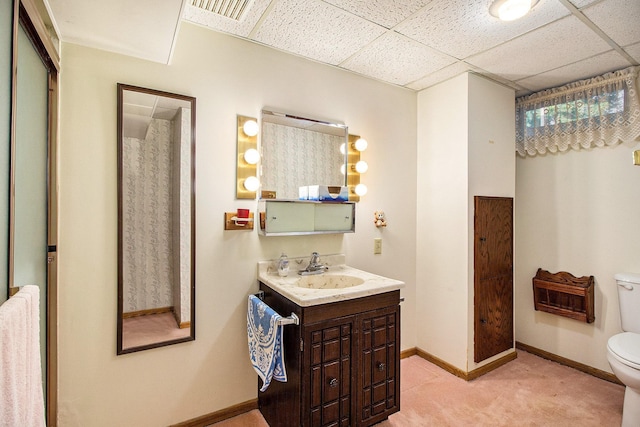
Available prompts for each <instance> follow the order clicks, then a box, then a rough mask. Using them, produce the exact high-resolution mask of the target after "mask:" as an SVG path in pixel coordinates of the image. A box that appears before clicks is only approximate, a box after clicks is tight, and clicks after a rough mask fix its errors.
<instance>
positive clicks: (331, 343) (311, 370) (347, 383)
mask: <svg viewBox="0 0 640 427" xmlns="http://www.w3.org/2000/svg"><path fill="white" fill-rule="evenodd" d="M354 319H355V317H353V316H349V317H344V318H341V319H337V320H335V321H329V322H321V323H319V324H316V325H309V326H308V327H306V328H305V341H304V345H305V355H304V357H305V362H306V363H305V366H306V369H305V372H306V375H307V376H308V377H307V378H306V379H305V381H303V384H305V385H308V387H306V389H304V390H303V393H302V394H303V396H302V399H303V408H304V409H303V420H302V425H303V426H312V427H316V426H323V427H325V426H345V427H346V426H351V425H354V423H353V422H352V403H353V402H352V399H351V393H352V387H351V383H352V378H351V377H352V369H351V368H352V357H351V354H352V348H353V336H352V334H353V330H354ZM307 346H308V347H307ZM303 387H304V386H303Z"/></svg>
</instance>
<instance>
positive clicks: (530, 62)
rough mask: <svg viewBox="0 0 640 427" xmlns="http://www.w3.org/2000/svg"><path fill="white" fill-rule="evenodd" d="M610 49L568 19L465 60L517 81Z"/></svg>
mask: <svg viewBox="0 0 640 427" xmlns="http://www.w3.org/2000/svg"><path fill="white" fill-rule="evenodd" d="M577 40H578V41H579V42H576V41H577ZM610 49H611V47H610V46H609V45H608V44H607V43H606V42H605V41H604V40H602V39H601V38H600V37H598V36H597V35H596V33H594V32H593V31H592V30H591V29H589V28H588V27H587V26H585V25H584V24H583V23H582V22H581V21H580V20H578V18H576V17H574V16H568V17H566V18H563V19H561V20H559V21H556V22H553V23H551V24H549V25H547V26H545V27H544V29H539V30H536V31H532V32H530V33H527V34H525V35H523V36H521V37H518V38H517V39H514V40H511V41H509V42H506V43H504V44H502V45H500V46H498V47H496V48H493V49H491V50H489V51H487V52H484V53H481V54H479V55H476V56H474V57H471V58H469V59H468V60H467V61H468V62H469V63H470V64H472V65H475V66H477V67H479V68H482V69H483V70H487V71H489V72H490V73H493V74H497V75H499V76H501V77H503V78H505V79H508V80H514V81H517V80H520V79H522V78H525V77H527V76H531V75H536V74H540V73H543V72H546V71H549V70H553V69H555V68H558V67H562V66H566V65H568V64H572V63H574V62H578V61H581V60H583V59H586V58H590V57H592V56H595V55H597V54H599V53H603V52H606V51H608V50H610Z"/></svg>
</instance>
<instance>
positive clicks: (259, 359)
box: [247, 295, 287, 391]
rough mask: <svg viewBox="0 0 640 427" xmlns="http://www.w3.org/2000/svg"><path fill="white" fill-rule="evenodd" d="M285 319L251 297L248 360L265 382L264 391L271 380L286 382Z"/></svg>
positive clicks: (248, 325)
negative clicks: (249, 359)
mask: <svg viewBox="0 0 640 427" xmlns="http://www.w3.org/2000/svg"><path fill="white" fill-rule="evenodd" d="M281 318H282V316H280V315H279V314H278V313H276V312H275V310H274V309H272V308H271V307H269V306H268V305H267V304H265V303H264V302H262V301H261V300H260V299H259V298H257V297H256V296H255V295H249V307H248V309H247V337H248V339H249V357H250V358H251V364H252V365H253V369H255V371H256V372H257V373H258V375H259V376H260V378H262V383H263V385H262V388H261V389H260V391H265V390H266V389H267V387H269V384H270V383H271V379H272V378H273V379H275V380H278V381H281V382H285V383H286V382H287V371H286V370H285V368H284V353H283V352H282V325H281V324H280V322H279V320H280V319H281Z"/></svg>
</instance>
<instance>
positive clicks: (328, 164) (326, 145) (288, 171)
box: [260, 110, 348, 199]
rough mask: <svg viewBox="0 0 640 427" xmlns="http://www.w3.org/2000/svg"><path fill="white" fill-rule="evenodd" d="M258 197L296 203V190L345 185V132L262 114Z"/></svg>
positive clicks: (289, 117) (331, 126)
mask: <svg viewBox="0 0 640 427" xmlns="http://www.w3.org/2000/svg"><path fill="white" fill-rule="evenodd" d="M261 121H262V139H261V147H262V159H261V173H262V175H261V179H260V181H261V190H262V191H261V194H262V195H263V197H269V198H278V199H298V196H299V187H303V186H307V185H330V186H344V185H347V174H346V172H347V152H348V129H347V126H346V125H344V124H340V123H331V122H325V121H319V120H314V119H308V118H302V117H297V116H294V115H290V114H284V113H278V112H274V111H270V110H262V117H261Z"/></svg>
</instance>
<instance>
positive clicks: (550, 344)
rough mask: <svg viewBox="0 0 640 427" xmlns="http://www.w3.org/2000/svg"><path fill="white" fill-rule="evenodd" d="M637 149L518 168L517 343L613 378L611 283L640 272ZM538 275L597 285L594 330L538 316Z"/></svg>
mask: <svg viewBox="0 0 640 427" xmlns="http://www.w3.org/2000/svg"><path fill="white" fill-rule="evenodd" d="M638 149H640V143H636V144H622V145H617V146H614V147H607V148H596V149H593V150H581V151H572V150H569V151H568V152H566V153H562V154H546V155H544V156H536V157H527V158H525V159H522V158H520V157H518V159H517V164H516V166H517V167H516V171H517V175H516V183H517V185H516V196H517V197H516V283H515V286H516V339H517V340H518V341H521V342H523V343H525V344H529V345H532V346H534V347H538V348H541V349H543V350H546V351H549V352H551V353H555V354H558V355H561V356H563V357H566V358H569V359H571V360H575V361H577V362H580V363H584V364H586V365H589V366H592V367H595V368H597V369H601V370H604V371H609V372H610V371H611V370H610V368H609V364H608V363H607V359H606V354H607V340H608V339H609V337H610V336H612V335H614V334H616V333H618V332H620V320H619V308H618V295H617V289H616V286H615V281H614V279H613V275H614V274H615V273H620V272H626V271H629V272H636V273H637V272H640V258H639V254H640V227H638V219H639V218H640V167H638V166H633V165H632V162H631V153H632V151H633V150H638ZM539 267H541V268H543V269H545V270H549V271H551V272H557V271H568V272H570V273H572V274H574V275H576V276H589V275H593V276H594V277H595V316H596V320H595V322H594V323H591V324H587V323H582V322H579V321H577V320H572V319H567V318H564V317H560V316H556V315H553V314H549V313H544V312H538V311H535V310H534V308H533V290H532V283H531V279H532V278H533V276H535V273H536V270H537V269H538V268H539Z"/></svg>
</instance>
